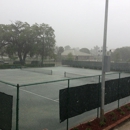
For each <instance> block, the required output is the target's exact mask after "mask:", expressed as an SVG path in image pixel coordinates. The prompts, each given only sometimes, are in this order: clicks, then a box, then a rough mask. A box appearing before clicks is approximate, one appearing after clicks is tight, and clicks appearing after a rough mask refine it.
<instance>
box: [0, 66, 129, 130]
mask: <svg viewBox="0 0 130 130" xmlns="http://www.w3.org/2000/svg"><path fill="white" fill-rule="evenodd" d="M47 70H51V71H47ZM65 72H66V73H65ZM109 74H110V75H107V76H106V80H109V79H114V78H119V73H115V72H111V73H109ZM65 75H66V76H65ZM94 75H96V76H94ZM98 75H101V71H99V70H91V69H82V68H72V67H46V68H35V69H33V70H27V69H7V70H0V77H1V79H0V80H1V81H4V82H8V83H9V84H10V85H9V84H4V83H0V92H4V93H6V94H9V95H13V121H12V125H13V126H12V130H14V129H15V127H16V94H17V91H16V87H15V86H12V85H17V84H19V86H20V93H19V94H20V95H19V96H20V101H19V130H43V129H44V128H47V129H48V130H65V129H66V121H65V122H63V123H60V120H59V90H60V89H63V88H67V87H68V81H67V79H68V78H73V77H86V76H90V77H88V78H82V79H75V80H70V87H73V86H78V85H82V84H87V83H93V82H95V83H96V82H97V83H98V82H99V76H98ZM127 76H129V74H127V73H122V74H121V77H127ZM51 81H54V82H51ZM127 101H129V98H125V99H123V100H122V104H125V103H126V102H127ZM112 107H115V108H116V107H117V102H114V103H112V104H109V105H107V106H106V111H108V110H110V109H112ZM96 116H97V109H95V110H92V111H89V112H86V113H83V114H81V115H80V116H77V117H74V118H71V119H70V120H69V127H70V128H71V127H73V126H75V125H77V124H80V123H82V122H84V121H86V120H90V119H92V118H94V117H96Z"/></svg>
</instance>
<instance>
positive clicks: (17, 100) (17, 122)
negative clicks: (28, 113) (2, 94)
mask: <svg viewBox="0 0 130 130" xmlns="http://www.w3.org/2000/svg"><path fill="white" fill-rule="evenodd" d="M16 130H19V84H17V99H16Z"/></svg>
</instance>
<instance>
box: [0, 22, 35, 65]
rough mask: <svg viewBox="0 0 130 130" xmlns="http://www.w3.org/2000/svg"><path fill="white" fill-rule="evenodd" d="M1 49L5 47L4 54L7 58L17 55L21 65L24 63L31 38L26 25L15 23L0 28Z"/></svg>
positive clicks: (30, 44) (30, 45)
mask: <svg viewBox="0 0 130 130" xmlns="http://www.w3.org/2000/svg"><path fill="white" fill-rule="evenodd" d="M2 29H3V31H2V33H1V35H2V37H1V40H2V42H1V43H0V44H1V47H6V48H7V49H6V53H7V54H8V55H9V57H10V56H11V55H13V54H17V55H18V57H19V60H20V63H21V64H24V63H25V59H26V56H27V54H28V53H29V51H30V50H31V47H32V43H33V38H32V33H31V30H30V25H29V24H28V23H26V22H25V23H23V22H20V21H16V22H15V23H12V24H10V25H4V26H2V25H1V26H0V30H2Z"/></svg>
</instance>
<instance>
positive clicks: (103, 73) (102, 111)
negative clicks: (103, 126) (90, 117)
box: [100, 0, 108, 121]
mask: <svg viewBox="0 0 130 130" xmlns="http://www.w3.org/2000/svg"><path fill="white" fill-rule="evenodd" d="M107 19H108V0H106V6H105V19H104V37H103V55H102V84H101V109H100V119H101V121H104V103H105V56H106V41H107V21H108V20H107Z"/></svg>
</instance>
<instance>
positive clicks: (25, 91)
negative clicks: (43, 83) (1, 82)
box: [8, 85, 58, 103]
mask: <svg viewBox="0 0 130 130" xmlns="http://www.w3.org/2000/svg"><path fill="white" fill-rule="evenodd" d="M8 86H9V87H12V88H15V87H13V86H10V85H8ZM15 89H16V88H15ZM20 90H22V91H24V92H26V93H30V94H33V95H35V96H38V97H41V98H45V99H48V100H50V101H53V102H57V103H58V101H57V100H53V99H51V98H48V97H45V96H42V95H39V94H36V93H33V92H30V91H27V90H24V89H20Z"/></svg>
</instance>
